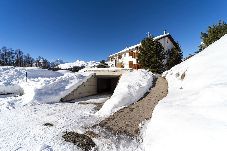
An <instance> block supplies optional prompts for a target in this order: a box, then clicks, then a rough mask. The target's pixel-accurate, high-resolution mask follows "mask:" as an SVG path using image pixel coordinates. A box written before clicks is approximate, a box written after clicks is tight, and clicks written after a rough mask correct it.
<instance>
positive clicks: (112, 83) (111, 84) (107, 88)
mask: <svg viewBox="0 0 227 151" xmlns="http://www.w3.org/2000/svg"><path fill="white" fill-rule="evenodd" d="M118 80H119V76H117V77H116V76H114V77H111V76H97V93H113V92H114V89H115V88H116V86H117V83H118Z"/></svg>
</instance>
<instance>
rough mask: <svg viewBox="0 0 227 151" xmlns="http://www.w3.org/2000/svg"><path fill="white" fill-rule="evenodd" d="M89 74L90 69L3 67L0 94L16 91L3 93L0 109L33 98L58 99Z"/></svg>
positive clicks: (0, 75)
mask: <svg viewBox="0 0 227 151" xmlns="http://www.w3.org/2000/svg"><path fill="white" fill-rule="evenodd" d="M26 72H27V75H28V79H27V82H26ZM90 76H91V73H71V72H61V71H59V72H54V71H49V70H44V69H38V68H14V67H1V68H0V94H11V93H13V94H12V96H10V95H9V96H7V95H0V110H1V109H5V108H14V107H15V106H21V105H25V104H27V103H33V102H37V103H52V102H58V101H59V100H60V99H61V98H62V97H64V96H66V95H67V94H68V93H70V92H71V91H72V90H73V89H75V88H76V87H77V86H78V85H80V84H81V83H82V82H83V81H86V80H87V78H89V77H90Z"/></svg>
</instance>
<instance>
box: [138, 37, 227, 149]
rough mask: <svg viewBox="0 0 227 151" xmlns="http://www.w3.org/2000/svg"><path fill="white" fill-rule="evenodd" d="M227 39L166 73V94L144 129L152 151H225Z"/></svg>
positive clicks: (226, 134) (144, 136) (226, 147)
mask: <svg viewBox="0 0 227 151" xmlns="http://www.w3.org/2000/svg"><path fill="white" fill-rule="evenodd" d="M226 58H227V35H225V36H224V37H222V38H221V39H220V40H218V41H216V42H215V43H213V44H212V45H210V46H209V47H208V48H206V49H205V50H204V51H202V52H201V53H199V54H197V55H195V56H194V57H192V58H190V59H188V60H186V61H184V62H182V63H181V64H179V65H177V66H175V67H173V68H172V69H171V70H169V71H167V72H165V73H164V74H163V76H165V77H166V78H167V80H168V85H169V94H168V95H167V97H166V98H164V99H163V100H162V101H160V102H159V104H158V105H157V106H156V108H155V110H154V112H153V115H152V119H151V121H150V122H149V123H147V124H146V126H145V127H144V129H143V145H142V146H143V148H144V150H152V151H163V150H168V151H182V150H184V151H192V150H206V151H214V150H218V151H225V150H227V146H226V140H227V117H226V115H227V93H226V92H227V70H226V69H227V62H226Z"/></svg>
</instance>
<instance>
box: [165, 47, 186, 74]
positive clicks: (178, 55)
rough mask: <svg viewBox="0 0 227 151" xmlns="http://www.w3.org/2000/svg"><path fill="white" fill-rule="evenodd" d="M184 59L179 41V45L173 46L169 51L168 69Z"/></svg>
mask: <svg viewBox="0 0 227 151" xmlns="http://www.w3.org/2000/svg"><path fill="white" fill-rule="evenodd" d="M182 59H183V53H182V51H181V48H180V46H179V44H178V43H177V45H176V46H175V47H174V48H172V49H171V50H169V51H168V52H167V62H166V69H167V70H169V69H171V68H172V67H173V66H175V65H177V64H179V63H181V62H182Z"/></svg>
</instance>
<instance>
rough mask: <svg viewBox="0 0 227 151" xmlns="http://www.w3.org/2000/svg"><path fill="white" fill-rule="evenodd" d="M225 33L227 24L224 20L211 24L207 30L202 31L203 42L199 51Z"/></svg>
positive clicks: (226, 32)
mask: <svg viewBox="0 0 227 151" xmlns="http://www.w3.org/2000/svg"><path fill="white" fill-rule="evenodd" d="M225 34H227V24H226V23H225V22H224V21H219V22H218V23H217V24H214V25H213V26H209V27H208V30H207V32H205V33H203V32H201V39H202V44H201V45H200V46H199V51H198V52H200V51H202V50H203V49H205V48H206V47H208V46H209V45H210V44H212V43H213V42H215V41H217V40H218V39H220V38H221V37H222V36H224V35H225Z"/></svg>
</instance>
